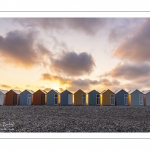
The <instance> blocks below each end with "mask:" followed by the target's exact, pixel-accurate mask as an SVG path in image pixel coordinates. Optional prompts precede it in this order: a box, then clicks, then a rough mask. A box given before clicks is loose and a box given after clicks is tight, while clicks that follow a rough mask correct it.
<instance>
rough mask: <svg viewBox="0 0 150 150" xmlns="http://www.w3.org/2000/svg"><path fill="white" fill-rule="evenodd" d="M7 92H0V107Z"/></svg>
mask: <svg viewBox="0 0 150 150" xmlns="http://www.w3.org/2000/svg"><path fill="white" fill-rule="evenodd" d="M7 92H8V91H7V90H0V105H4V103H5V98H6V93H7Z"/></svg>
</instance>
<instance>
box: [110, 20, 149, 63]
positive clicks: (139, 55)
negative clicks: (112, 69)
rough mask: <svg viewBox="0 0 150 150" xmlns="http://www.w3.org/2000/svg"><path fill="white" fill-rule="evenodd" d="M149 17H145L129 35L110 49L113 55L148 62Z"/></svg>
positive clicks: (123, 58)
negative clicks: (113, 48)
mask: <svg viewBox="0 0 150 150" xmlns="http://www.w3.org/2000/svg"><path fill="white" fill-rule="evenodd" d="M149 27H150V19H146V20H145V21H144V22H143V23H142V25H140V27H138V29H137V30H136V31H135V32H134V33H133V35H132V36H131V37H128V38H126V39H125V40H124V41H123V42H121V43H120V44H119V45H118V47H117V48H116V49H115V50H113V51H112V54H113V55H114V56H115V57H118V58H120V59H122V60H129V61H133V62H139V63H141V62H150V59H149V58H150V50H149V48H150V28H149Z"/></svg>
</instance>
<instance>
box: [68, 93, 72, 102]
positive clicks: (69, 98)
mask: <svg viewBox="0 0 150 150" xmlns="http://www.w3.org/2000/svg"><path fill="white" fill-rule="evenodd" d="M68 104H69V105H72V94H68Z"/></svg>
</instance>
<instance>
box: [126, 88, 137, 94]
mask: <svg viewBox="0 0 150 150" xmlns="http://www.w3.org/2000/svg"><path fill="white" fill-rule="evenodd" d="M136 90H137V89H134V90H130V91H129V92H128V93H129V94H131V93H133V92H135V91H136ZM137 91H139V90H137ZM139 92H140V91H139Z"/></svg>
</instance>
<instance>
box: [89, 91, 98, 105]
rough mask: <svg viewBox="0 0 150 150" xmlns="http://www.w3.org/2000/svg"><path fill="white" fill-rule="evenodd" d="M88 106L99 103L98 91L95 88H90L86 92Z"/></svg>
mask: <svg viewBox="0 0 150 150" xmlns="http://www.w3.org/2000/svg"><path fill="white" fill-rule="evenodd" d="M88 104H89V106H96V105H100V93H99V92H98V91H96V90H92V91H90V92H89V93H88Z"/></svg>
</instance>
